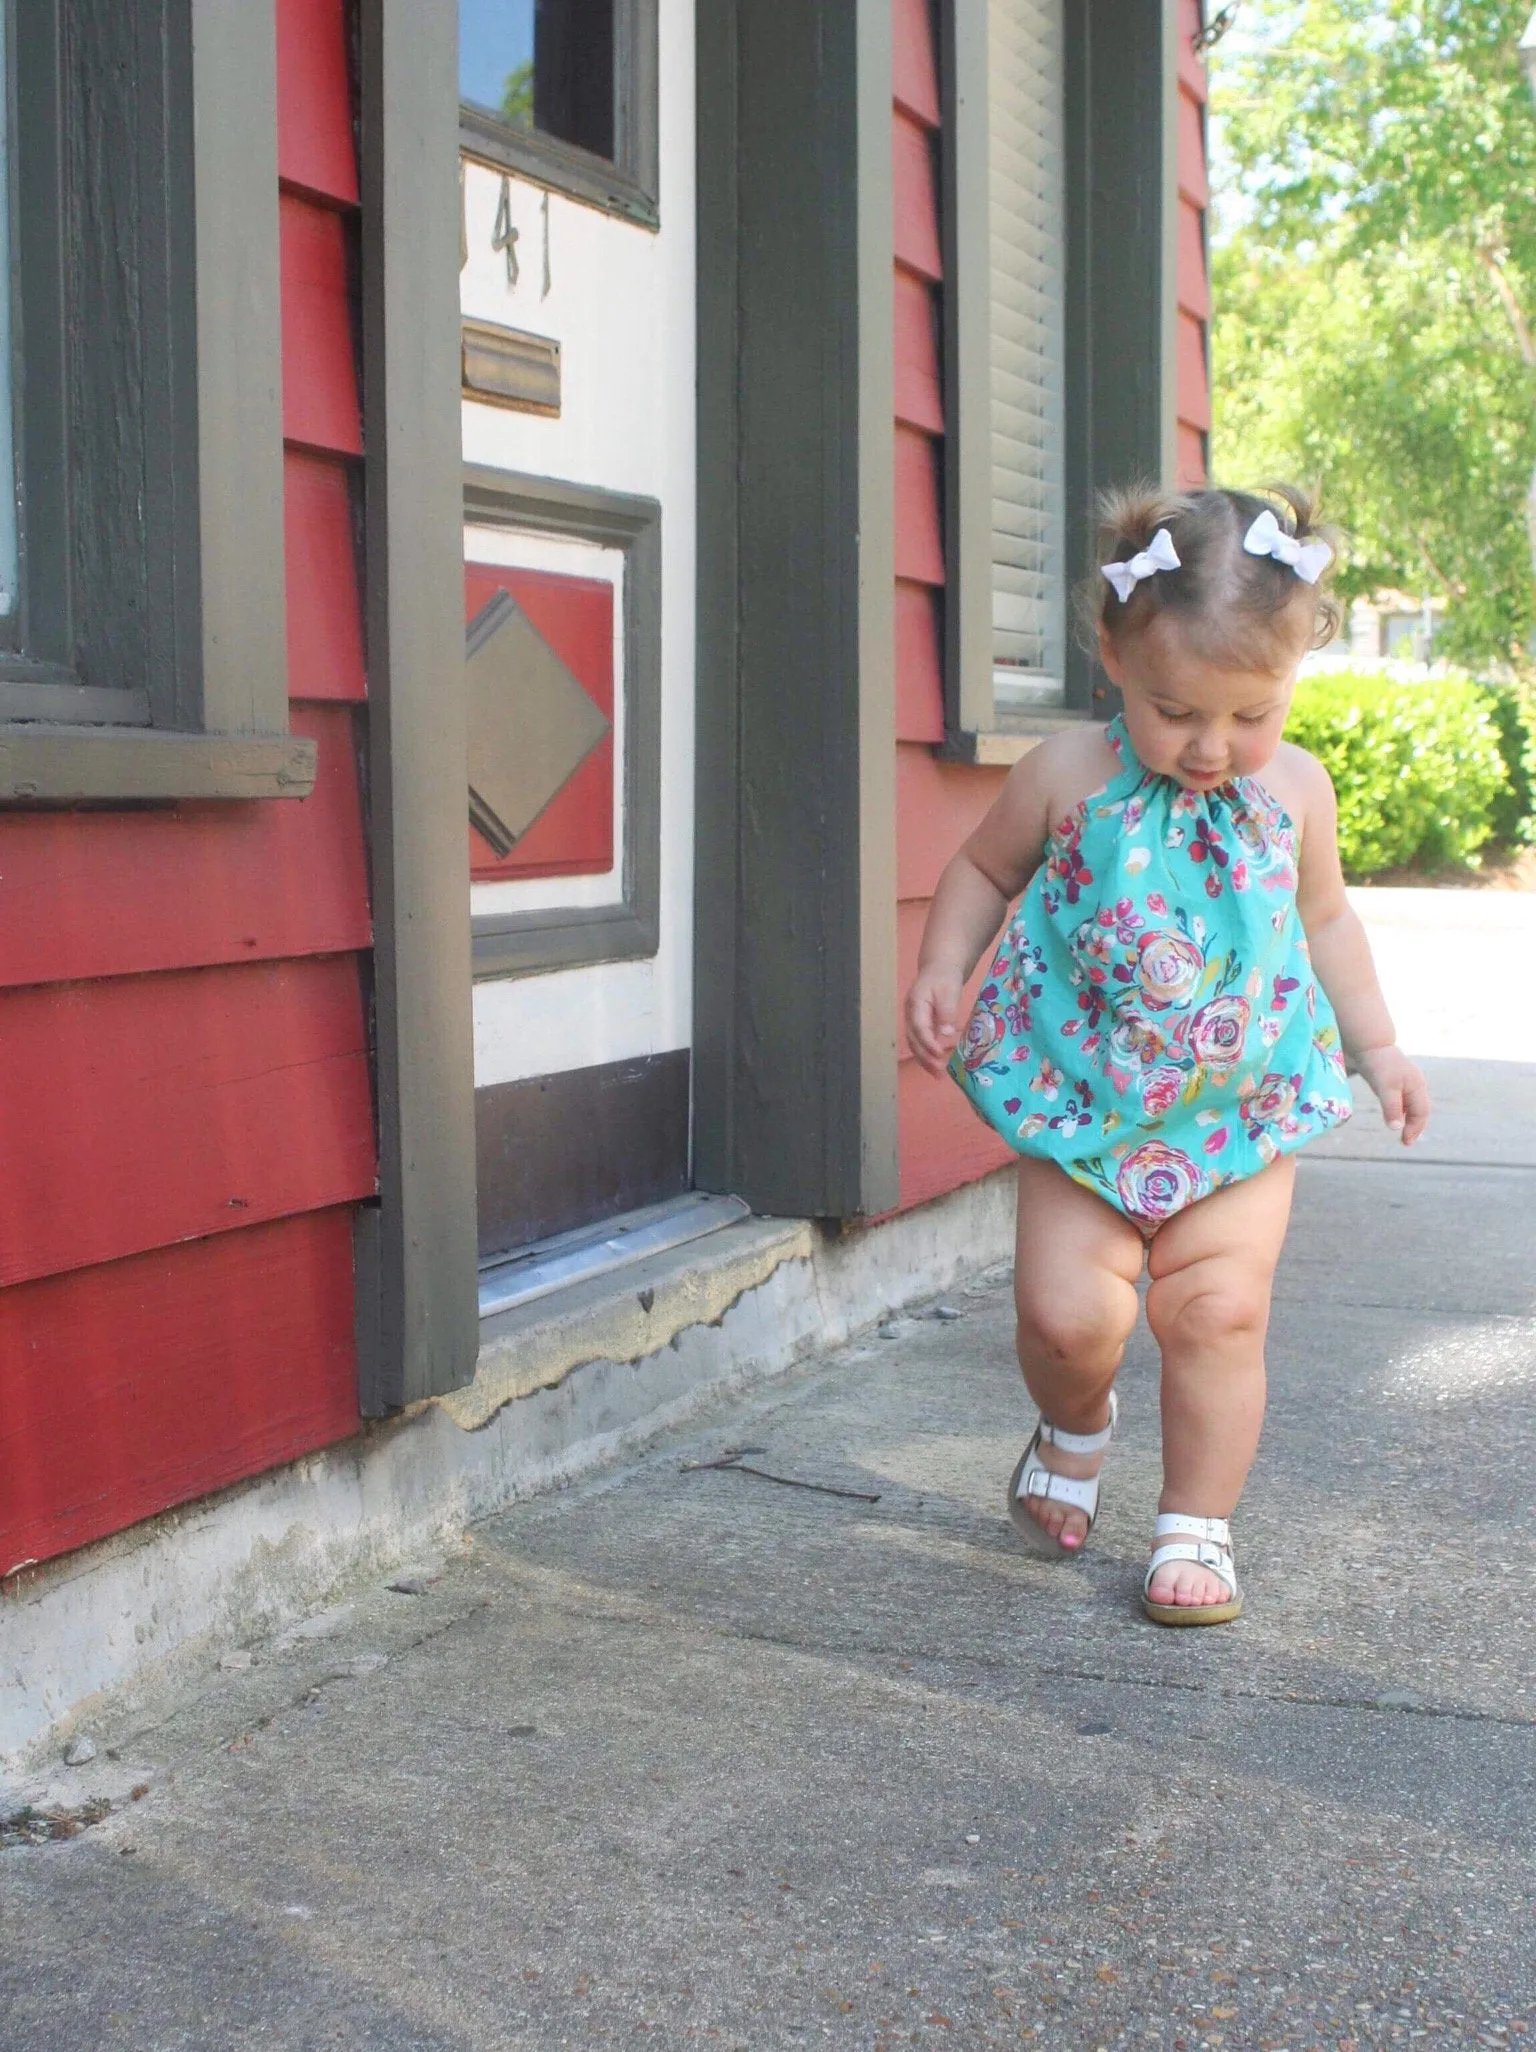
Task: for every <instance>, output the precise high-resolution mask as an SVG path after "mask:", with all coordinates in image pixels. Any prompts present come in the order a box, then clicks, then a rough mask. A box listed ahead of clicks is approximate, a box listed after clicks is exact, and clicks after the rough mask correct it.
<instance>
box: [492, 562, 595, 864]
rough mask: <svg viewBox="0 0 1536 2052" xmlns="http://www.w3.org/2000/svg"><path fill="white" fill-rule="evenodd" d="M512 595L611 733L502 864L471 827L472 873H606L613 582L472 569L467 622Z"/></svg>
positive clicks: (501, 568)
mask: <svg viewBox="0 0 1536 2052" xmlns="http://www.w3.org/2000/svg"><path fill="white" fill-rule="evenodd" d="M498 591H505V592H508V593H510V595H511V596H512V597H513V598H514V599H515V600H516V601H517V603H518V605H519V606H521V607H522V609H523V611H524V613H526V614H527V616H528V618H529V620H530V621H531V622H532V624H533V625H534V627H535V628H537V630H538V632H539V633H540V634H541V635H543V637H544V639H545V640H546V641H547V642H548V643H549V645H550V647H551V648H552V649H553V650H554V652H555V654H556V655H557V656H559V658H560V660H561V661H562V662H563V663H564V664H565V666H566V668H567V669H568V670H569V671H570V672H571V674H572V676H573V677H575V679H576V680H577V682H578V683H579V684H580V685H581V687H582V689H583V690H584V691H585V692H586V693H587V695H588V697H590V698H591V700H592V701H593V703H594V704H595V705H596V706H597V708H598V710H599V711H600V712H601V713H603V714H604V715H605V716H606V718H607V720H608V722H609V731H608V733H607V734H606V736H605V737H604V738H603V740H601V741H600V742H599V743H598V745H597V746H596V747H595V748H594V749H593V750H592V753H591V754H590V755H589V756H588V757H587V758H586V760H585V761H584V762H583V763H582V764H581V765H580V767H579V768H578V769H577V770H576V772H575V774H574V775H573V776H572V777H571V778H570V780H569V782H568V783H567V784H566V785H565V786H564V788H563V789H562V790H561V791H560V792H559V793H558V794H557V795H556V796H555V797H554V798H553V799H552V800H551V801H550V803H549V804H548V805H547V806H546V807H545V808H544V810H543V812H541V813H540V814H539V816H538V818H537V819H536V820H535V821H534V823H533V825H532V826H531V827H530V828H529V829H528V831H527V832H526V833H525V834H524V835H523V837H522V839H521V840H520V841H519V842H518V843H517V845H516V846H515V847H514V848H513V850H512V852H511V853H510V854H509V855H507V856H505V857H504V858H503V859H501V860H499V861H498V859H497V857H496V854H495V851H494V850H493V849H492V848H491V846H490V844H489V843H488V842H487V841H485V840H483V839H482V838H481V836H480V835H479V834H478V833H476V832H475V830H474V828H473V827H471V828H470V830H469V861H470V873H471V875H472V876H473V877H474V878H475V880H476V881H477V882H480V883H504V882H507V881H509V880H511V879H513V878H517V877H534V876H601V875H603V874H604V872H605V871H607V870H609V869H611V868H612V867H613V813H614V802H613V801H614V787H613V778H614V746H613V716H614V690H613V686H614V677H613V599H614V588H613V586H612V585H611V584H608V583H605V582H603V581H602V580H600V579H597V578H591V577H567V576H563V575H561V574H559V573H558V572H554V571H548V570H510V569H507V568H506V567H505V566H504V565H501V564H492V563H466V564H465V565H464V617H465V619H466V620H472V619H473V618H474V617H475V615H476V614H477V613H479V612H481V611H482V610H483V609H484V608H485V606H487V605H488V604H489V602H490V601H491V600H492V599H493V598H494V597H495V596H496V594H497V592H498Z"/></svg>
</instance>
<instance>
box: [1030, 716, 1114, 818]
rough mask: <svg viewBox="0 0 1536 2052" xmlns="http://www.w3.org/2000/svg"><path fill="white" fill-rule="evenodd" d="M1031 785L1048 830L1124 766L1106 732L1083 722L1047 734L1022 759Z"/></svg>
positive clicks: (1097, 724) (1104, 728)
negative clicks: (1043, 811)
mask: <svg viewBox="0 0 1536 2052" xmlns="http://www.w3.org/2000/svg"><path fill="white" fill-rule="evenodd" d="M1025 764H1028V766H1029V771H1028V773H1029V777H1030V781H1031V782H1032V783H1033V784H1035V785H1036V787H1037V788H1038V790H1039V792H1040V795H1041V797H1042V799H1043V800H1044V805H1045V816H1046V820H1047V822H1048V823H1049V825H1051V826H1053V827H1054V826H1055V825H1056V824H1057V823H1058V822H1059V821H1061V820H1063V819H1065V818H1066V817H1067V816H1068V814H1069V813H1071V812H1073V811H1075V810H1076V808H1077V807H1078V806H1079V805H1081V804H1082V802H1083V800H1084V799H1085V798H1091V797H1092V796H1093V795H1094V793H1095V792H1096V791H1102V790H1103V789H1104V786H1105V785H1106V784H1110V783H1113V782H1114V780H1115V778H1116V777H1117V776H1119V774H1120V772H1121V770H1122V769H1123V768H1124V764H1123V763H1122V762H1121V760H1120V757H1119V756H1118V755H1117V754H1116V753H1115V750H1114V748H1113V746H1112V745H1111V743H1110V739H1109V730H1108V729H1107V728H1106V727H1103V726H1101V725H1099V723H1098V722H1097V721H1092V720H1084V721H1083V722H1082V723H1081V724H1080V725H1079V724H1077V723H1076V722H1074V723H1073V725H1072V726H1070V727H1062V728H1060V729H1059V730H1058V731H1057V732H1056V733H1054V734H1050V735H1048V736H1047V737H1046V739H1045V740H1044V741H1041V742H1039V743H1038V744H1037V745H1036V746H1035V747H1033V748H1032V749H1031V750H1030V751H1029V753H1028V755H1026V756H1024V757H1023V759H1022V761H1021V762H1020V764H1019V768H1020V769H1022V768H1024V766H1025Z"/></svg>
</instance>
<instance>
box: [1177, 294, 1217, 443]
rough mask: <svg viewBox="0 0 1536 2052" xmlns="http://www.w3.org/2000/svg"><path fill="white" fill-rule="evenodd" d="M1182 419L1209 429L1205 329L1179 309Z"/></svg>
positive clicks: (1179, 366)
mask: <svg viewBox="0 0 1536 2052" xmlns="http://www.w3.org/2000/svg"><path fill="white" fill-rule="evenodd" d="M1177 363H1178V376H1179V385H1178V393H1179V403H1178V415H1179V419H1180V420H1182V421H1185V422H1186V423H1187V424H1188V425H1189V426H1190V427H1196V428H1206V429H1209V427H1210V425H1211V394H1210V387H1209V385H1208V384H1207V382H1206V368H1205V328H1204V326H1203V325H1202V324H1201V323H1200V322H1199V321H1197V320H1196V319H1195V317H1194V316H1193V314H1187V313H1185V312H1184V310H1183V308H1182V307H1181V308H1180V309H1179V333H1178V357H1177Z"/></svg>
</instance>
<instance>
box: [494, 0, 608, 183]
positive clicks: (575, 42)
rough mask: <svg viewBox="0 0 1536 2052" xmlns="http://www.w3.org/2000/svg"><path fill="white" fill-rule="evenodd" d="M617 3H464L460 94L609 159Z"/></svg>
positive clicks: (511, 124)
mask: <svg viewBox="0 0 1536 2052" xmlns="http://www.w3.org/2000/svg"><path fill="white" fill-rule="evenodd" d="M614 5H615V0H459V96H460V98H461V99H462V100H464V101H465V103H466V104H467V105H469V106H471V107H473V108H475V109H476V110H477V111H478V112H480V113H482V114H488V115H490V116H491V118H492V119H493V120H496V121H501V122H504V123H505V124H506V126H507V127H508V128H524V129H528V128H532V129H537V130H538V131H539V132H540V133H541V134H544V135H550V136H554V137H556V138H557V139H558V140H559V141H561V142H568V143H576V144H578V145H579V146H580V147H581V148H582V149H584V150H590V151H591V152H592V153H593V155H594V156H598V157H606V158H608V159H610V160H611V159H612V157H613V153H614V122H613V14H614Z"/></svg>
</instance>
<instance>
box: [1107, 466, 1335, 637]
mask: <svg viewBox="0 0 1536 2052" xmlns="http://www.w3.org/2000/svg"><path fill="white" fill-rule="evenodd" d="M1318 511H1319V508H1318V502H1317V499H1316V498H1315V496H1314V495H1313V494H1312V493H1310V492H1306V491H1303V490H1301V489H1300V488H1299V487H1298V486H1296V485H1290V484H1274V485H1266V486H1265V487H1264V488H1263V491H1262V493H1259V492H1229V491H1225V490H1222V489H1221V488H1219V487H1217V486H1214V485H1212V486H1209V487H1207V488H1206V489H1204V490H1201V491H1192V492H1165V491H1162V490H1160V489H1159V488H1158V487H1157V486H1155V485H1133V486H1131V487H1130V488H1128V489H1126V490H1122V491H1112V492H1105V493H1104V494H1103V495H1102V496H1101V498H1100V500H1099V504H1098V513H1099V550H1098V556H1097V562H1099V563H1117V562H1118V563H1123V562H1128V561H1129V560H1130V558H1131V557H1132V556H1135V555H1137V554H1139V553H1140V551H1141V550H1142V549H1144V548H1146V547H1147V545H1148V544H1149V543H1150V542H1151V540H1152V537H1153V535H1155V534H1156V532H1157V530H1158V529H1159V528H1160V527H1166V528H1167V530H1168V533H1169V535H1170V537H1171V538H1172V541H1173V546H1174V548H1175V550H1176V551H1177V553H1178V557H1179V568H1178V569H1177V570H1160V571H1159V572H1158V573H1157V575H1156V576H1155V577H1144V578H1142V580H1141V581H1140V582H1139V583H1138V584H1137V586H1136V588H1135V590H1134V591H1133V592H1132V593H1131V596H1130V597H1129V598H1128V599H1126V600H1124V601H1123V602H1122V601H1121V600H1120V599H1119V598H1117V597H1116V596H1115V593H1114V591H1113V589H1112V588H1111V586H1110V584H1109V581H1108V579H1107V578H1106V577H1105V576H1104V575H1103V573H1102V571H1101V570H1098V569H1095V571H1094V572H1093V576H1092V578H1091V579H1090V580H1089V581H1088V583H1086V584H1085V586H1084V590H1083V593H1082V595H1081V609H1082V613H1083V616H1084V625H1085V626H1086V627H1087V628H1088V629H1089V631H1090V632H1091V633H1092V635H1093V636H1094V638H1095V640H1096V639H1097V635H1098V631H1099V629H1100V627H1102V628H1103V629H1104V631H1105V632H1106V633H1107V634H1108V635H1109V637H1110V640H1111V641H1112V642H1114V643H1115V645H1116V646H1117V647H1119V646H1121V645H1123V644H1124V643H1125V642H1127V641H1131V640H1134V639H1135V638H1136V637H1137V636H1138V635H1140V634H1144V633H1145V632H1146V630H1147V628H1148V627H1150V626H1151V625H1152V623H1153V621H1154V620H1157V619H1161V618H1163V617H1165V616H1166V617H1167V618H1169V619H1173V620H1177V621H1178V623H1179V626H1180V627H1181V629H1182V630H1183V632H1184V634H1185V636H1186V638H1187V640H1188V642H1189V643H1190V645H1191V646H1192V647H1193V648H1194V649H1195V650H1196V651H1198V653H1199V654H1200V655H1202V656H1204V657H1205V658H1206V659H1207V660H1209V661H1212V662H1222V663H1227V664H1230V665H1231V666H1232V667H1233V668H1235V669H1254V670H1274V669H1279V668H1281V667H1282V666H1283V665H1284V664H1285V663H1287V662H1288V661H1290V660H1291V659H1292V658H1294V656H1295V654H1296V652H1297V646H1298V643H1302V644H1303V645H1304V646H1305V647H1307V648H1321V647H1322V646H1323V645H1324V643H1326V642H1329V641H1331V640H1332V639H1333V637H1334V635H1335V634H1336V633H1337V632H1338V630H1339V627H1340V624H1341V622H1342V619H1343V609H1342V608H1341V606H1340V605H1339V602H1338V600H1337V599H1336V598H1335V597H1334V596H1333V594H1332V592H1331V591H1330V590H1329V589H1328V584H1329V581H1330V579H1331V577H1332V574H1333V571H1334V569H1335V568H1336V567H1337V562H1338V553H1339V545H1340V538H1339V535H1338V533H1337V531H1336V530H1335V529H1334V528H1331V527H1326V526H1323V525H1322V524H1321V523H1320V522H1319V519H1318ZM1265 512H1268V513H1273V514H1274V516H1275V518H1276V519H1277V520H1278V521H1279V523H1280V526H1281V528H1282V529H1283V530H1284V532H1285V533H1287V534H1289V535H1293V536H1294V537H1295V538H1296V540H1297V541H1303V542H1304V541H1325V542H1327V543H1328V544H1329V546H1330V547H1331V548H1332V549H1333V552H1334V561H1333V563H1331V564H1330V565H1329V566H1328V568H1327V570H1325V571H1324V572H1323V575H1322V577H1321V578H1320V579H1319V580H1318V582H1317V583H1316V584H1308V583H1307V582H1306V581H1305V579H1303V578H1300V577H1298V576H1297V575H1296V573H1295V571H1294V570H1293V569H1291V568H1290V566H1289V565H1288V564H1285V563H1280V562H1277V561H1276V560H1275V559H1274V558H1273V557H1272V556H1250V555H1249V554H1247V552H1246V551H1245V550H1244V548H1243V536H1244V535H1245V534H1246V533H1247V532H1248V530H1249V528H1250V527H1251V526H1252V525H1253V523H1254V521H1255V520H1257V519H1258V517H1259V515H1260V514H1261V513H1265Z"/></svg>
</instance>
